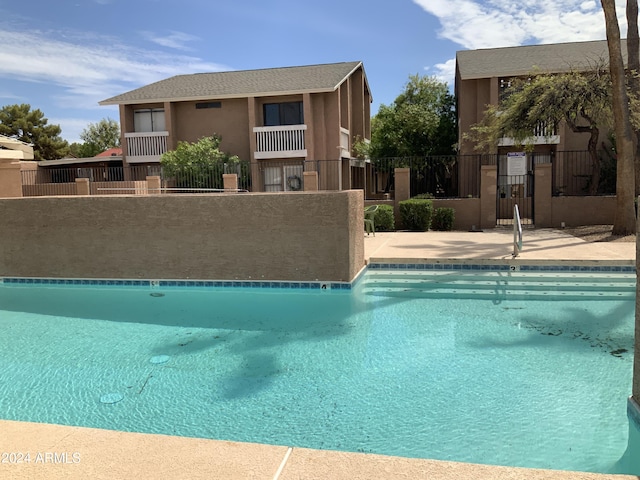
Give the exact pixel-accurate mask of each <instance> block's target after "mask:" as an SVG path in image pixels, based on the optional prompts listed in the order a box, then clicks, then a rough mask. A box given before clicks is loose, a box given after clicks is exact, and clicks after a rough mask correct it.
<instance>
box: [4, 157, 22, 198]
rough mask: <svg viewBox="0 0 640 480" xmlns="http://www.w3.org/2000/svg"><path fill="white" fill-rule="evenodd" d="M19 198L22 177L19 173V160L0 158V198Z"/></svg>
mask: <svg viewBox="0 0 640 480" xmlns="http://www.w3.org/2000/svg"><path fill="white" fill-rule="evenodd" d="M9 152H11V150H9ZM21 196H22V175H21V173H20V160H16V159H13V158H0V197H3V198H6V197H21Z"/></svg>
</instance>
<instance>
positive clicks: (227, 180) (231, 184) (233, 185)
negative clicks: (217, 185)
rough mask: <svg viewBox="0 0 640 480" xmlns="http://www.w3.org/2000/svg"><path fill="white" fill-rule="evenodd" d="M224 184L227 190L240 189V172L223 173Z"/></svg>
mask: <svg viewBox="0 0 640 480" xmlns="http://www.w3.org/2000/svg"><path fill="white" fill-rule="evenodd" d="M222 186H223V188H224V189H225V190H234V191H237V190H238V174H237V173H223V174H222Z"/></svg>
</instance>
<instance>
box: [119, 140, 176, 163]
mask: <svg viewBox="0 0 640 480" xmlns="http://www.w3.org/2000/svg"><path fill="white" fill-rule="evenodd" d="M168 136H169V132H131V133H125V134H124V138H126V140H127V153H126V155H127V163H144V162H159V161H160V156H161V155H162V154H163V153H165V152H166V151H167V137H168Z"/></svg>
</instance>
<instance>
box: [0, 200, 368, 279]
mask: <svg viewBox="0 0 640 480" xmlns="http://www.w3.org/2000/svg"><path fill="white" fill-rule="evenodd" d="M363 211H364V201H363V198H362V192H361V191H356V190H351V191H342V192H294V193H276V194H269V193H259V194H239V195H180V196H174V195H153V196H144V197H143V196H102V197H98V196H96V197H33V198H15V199H0V218H2V222H1V223H0V252H1V253H0V276H25V277H31V276H33V277H63V278H131V279H136V278H145V279H186V278H190V279H221V280H235V279H238V280H303V281H307V280H308V281H311V280H326V281H350V280H352V279H353V278H354V277H355V276H356V274H357V273H358V272H359V271H360V269H361V268H362V267H363V266H364V235H363V226H362V225H363Z"/></svg>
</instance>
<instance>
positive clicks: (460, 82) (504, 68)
mask: <svg viewBox="0 0 640 480" xmlns="http://www.w3.org/2000/svg"><path fill="white" fill-rule="evenodd" d="M622 47H623V55H624V57H625V59H626V42H623V45H622ZM608 55H609V54H608V48H607V42H606V41H604V40H603V41H591V42H573V43H558V44H549V45H527V46H520V47H507V48H489V49H481V50H464V51H459V52H457V54H456V76H455V94H456V99H457V114H458V135H459V136H458V141H459V148H460V154H461V158H464V156H465V155H471V154H474V153H479V152H477V151H476V150H475V148H474V147H475V145H474V144H473V143H472V142H471V141H470V140H468V139H466V138H465V134H466V133H468V132H470V130H471V127H472V126H473V125H474V124H477V123H479V122H480V121H481V120H482V118H483V116H484V113H485V111H486V109H487V106H488V105H499V104H500V99H501V98H502V97H503V95H505V93H506V92H507V90H508V88H509V86H510V85H511V82H512V81H513V79H515V78H526V77H529V76H531V75H534V74H536V73H541V74H561V73H566V72H569V71H587V70H590V69H592V68H593V67H594V66H596V65H602V64H607V63H608V59H609V56H608ZM600 136H601V138H600V140H601V141H604V140H606V131H605V130H604V129H602V131H601V132H600ZM588 140H589V137H588V136H587V135H585V134H581V133H575V132H573V131H572V130H571V129H570V127H569V126H568V125H566V124H565V123H564V122H561V123H560V124H559V125H540V126H539V128H537V129H536V131H534V132H531V139H530V141H528V142H527V143H531V144H533V151H532V152H531V153H532V154H528V155H527V162H528V165H527V171H528V172H531V171H532V170H533V166H534V164H535V163H549V162H551V161H552V159H554V158H557V154H558V152H563V155H562V156H563V158H565V157H568V154H567V153H566V152H573V153H577V152H584V151H586V149H587V142H588ZM514 143H515V142H514V141H513V139H511V138H501V139H500V141H499V143H498V145H496V146H495V149H494V150H493V151H491V152H483V153H490V154H497V158H498V172H499V175H501V173H500V172H502V175H501V177H500V178H499V181H498V183H499V187H501V190H502V191H504V190H506V191H507V192H509V193H510V192H512V191H514V190H522V189H524V190H525V191H527V190H528V191H527V192H526V194H527V195H529V194H530V191H531V190H532V189H531V184H530V181H529V179H526V178H519V179H515V178H510V177H509V176H507V175H506V172H507V161H508V155H509V154H511V155H516V154H517V153H518V152H520V151H521V150H523V147H522V146H517V145H515V144H514ZM583 163H584V164H586V162H583ZM571 168H574V167H571ZM589 178H590V175H589V167H588V165H587V167H585V169H584V170H582V171H580V172H577V171H573V170H571V171H570V170H568V167H563V165H562V164H561V162H559V161H558V162H556V165H554V182H555V185H556V187H555V188H556V191H555V192H554V194H558V193H559V192H561V191H562V190H563V189H569V190H571V191H572V192H574V193H576V192H578V191H583V190H584V189H585V188H586V185H587V184H588V182H589Z"/></svg>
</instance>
